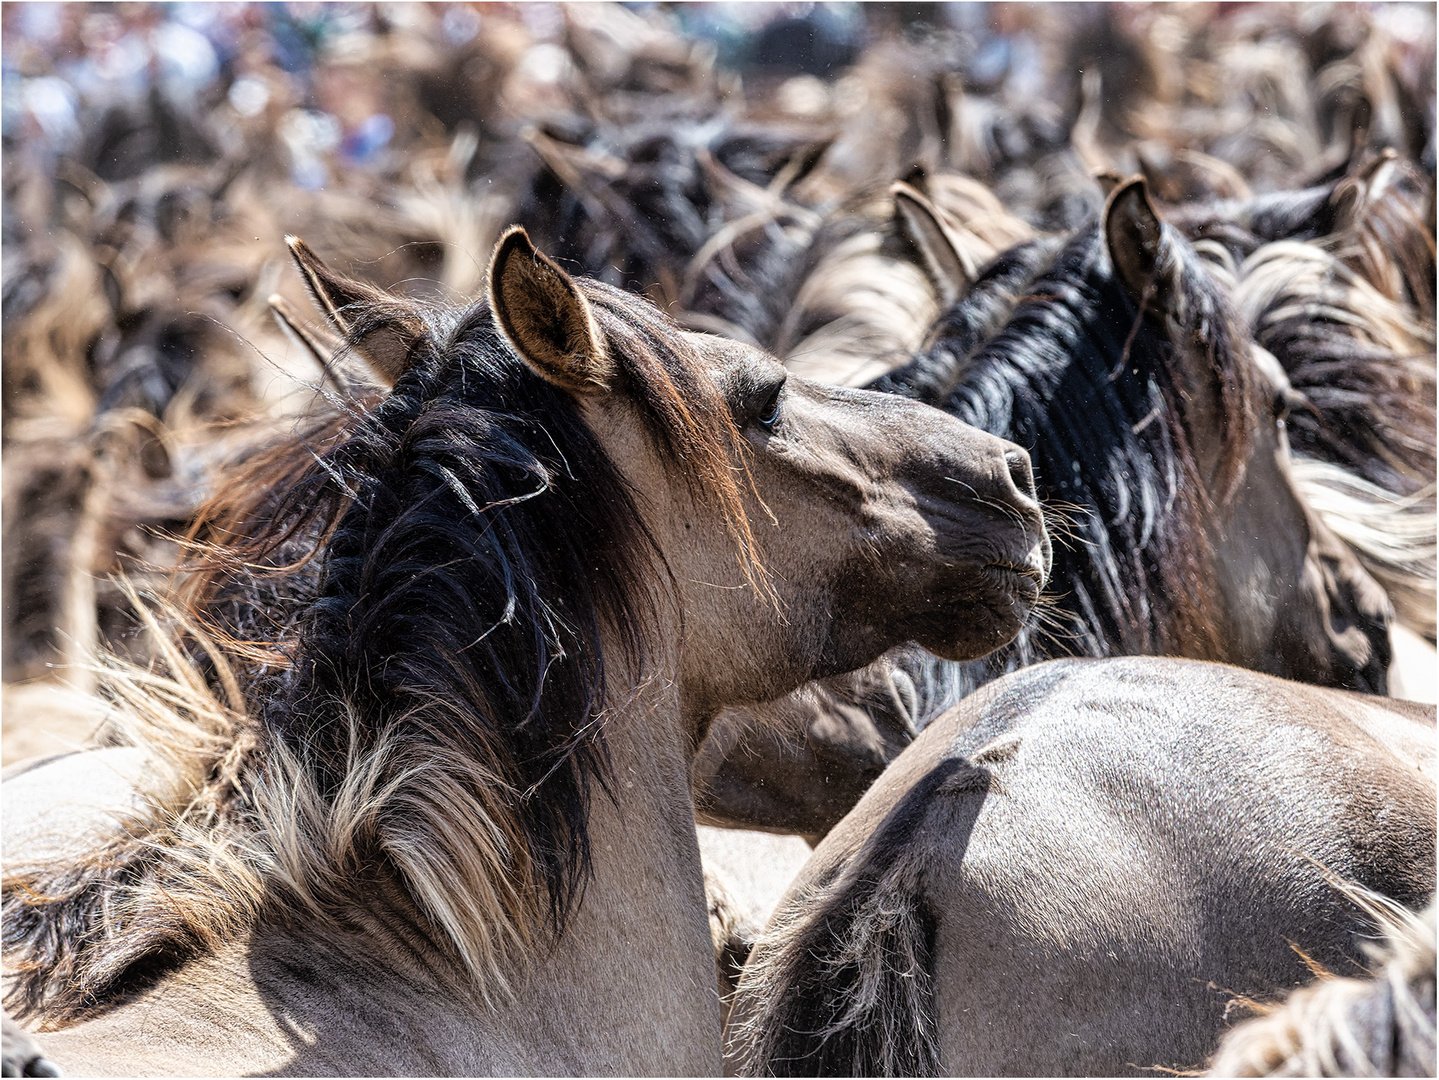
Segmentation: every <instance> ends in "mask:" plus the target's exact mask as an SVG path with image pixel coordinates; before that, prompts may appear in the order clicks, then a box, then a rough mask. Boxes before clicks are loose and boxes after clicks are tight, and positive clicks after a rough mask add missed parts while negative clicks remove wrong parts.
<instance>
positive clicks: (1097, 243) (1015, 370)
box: [873, 224, 1251, 689]
mask: <svg viewBox="0 0 1439 1080" xmlns="http://www.w3.org/2000/svg"><path fill="white" fill-rule="evenodd" d="M1166 232H1168V230H1166ZM1166 246H1167V250H1168V252H1169V254H1170V257H1172V258H1173V259H1175V260H1177V274H1178V280H1179V281H1180V282H1181V286H1180V287H1181V289H1182V292H1183V294H1184V295H1183V304H1182V309H1183V321H1184V324H1185V325H1184V326H1183V327H1182V331H1183V334H1184V337H1183V340H1188V341H1189V342H1191V347H1193V348H1196V349H1205V350H1206V352H1207V354H1208V355H1207V357H1206V361H1205V362H1206V364H1208V365H1210V366H1211V369H1212V371H1213V372H1214V377H1215V379H1216V380H1217V385H1218V391H1219V394H1220V397H1221V400H1222V404H1223V406H1224V413H1225V427H1224V430H1223V432H1222V433H1221V435H1220V439H1221V444H1222V445H1221V447H1220V452H1219V462H1220V464H1219V468H1218V475H1217V476H1216V477H1214V478H1212V479H1211V480H1210V481H1209V482H1208V483H1206V481H1205V479H1204V478H1202V477H1201V476H1200V470H1199V467H1198V464H1197V462H1196V458H1195V455H1194V447H1193V445H1192V441H1193V438H1194V437H1195V436H1193V435H1192V433H1191V432H1190V430H1189V427H1188V423H1187V417H1186V414H1185V408H1184V404H1183V401H1184V393H1183V392H1184V391H1185V389H1186V387H1187V383H1186V381H1185V380H1186V379H1187V378H1188V377H1189V376H1188V375H1186V373H1185V371H1184V370H1183V367H1182V365H1181V359H1182V358H1181V357H1179V356H1178V350H1177V349H1176V348H1175V346H1174V345H1173V344H1172V343H1171V340H1170V337H1169V336H1168V334H1166V332H1165V331H1164V329H1163V325H1162V322H1161V319H1162V316H1157V315H1156V313H1154V312H1152V311H1146V312H1141V311H1140V309H1139V307H1138V305H1136V303H1135V302H1134V300H1133V299H1132V298H1131V296H1130V295H1129V293H1128V292H1127V290H1126V289H1125V288H1124V287H1123V285H1122V283H1121V282H1120V281H1119V279H1118V278H1117V276H1116V274H1115V271H1114V268H1113V266H1112V265H1111V261H1110V259H1109V256H1108V253H1107V252H1106V250H1105V244H1104V240H1103V237H1102V234H1101V231H1100V229H1099V227H1098V225H1097V224H1092V225H1090V226H1089V227H1088V228H1085V229H1082V230H1080V231H1079V232H1078V233H1077V234H1075V235H1074V236H1073V237H1072V238H1070V239H1069V240H1067V241H1063V242H1061V241H1056V240H1049V239H1046V240H1036V241H1032V242H1029V243H1026V244H1021V245H1019V246H1017V247H1015V248H1013V249H1011V250H1009V251H1007V252H1005V253H1004V254H1003V255H1001V256H1000V257H999V258H998V259H996V260H995V262H993V263H992V264H991V265H990V266H989V267H987V268H986V269H985V271H984V272H983V273H982V274H981V276H980V278H979V279H978V280H977V281H976V282H975V284H974V285H973V286H972V288H971V289H970V291H969V293H968V294H967V295H966V296H965V297H964V298H963V299H962V300H961V301H960V302H959V303H958V304H956V305H955V307H953V308H952V309H951V310H950V311H949V312H947V313H946V315H945V316H944V317H943V319H942V320H941V321H940V323H939V325H938V326H937V327H936V329H935V331H934V333H933V334H932V336H931V341H932V342H933V344H932V346H931V348H930V349H929V350H928V351H927V352H925V353H922V354H921V355H919V356H917V357H916V358H915V360H914V361H913V362H912V363H911V364H910V365H908V366H907V367H905V368H902V369H900V370H898V371H895V372H892V373H890V374H889V375H887V376H885V377H884V378H882V379H880V380H878V381H877V382H876V383H875V384H874V387H873V388H874V389H879V390H887V391H890V392H895V393H902V394H905V395H907V396H911V397H915V398H918V399H919V400H922V401H925V402H926V403H928V404H931V405H934V406H936V407H939V408H942V409H945V410H946V411H948V412H950V413H952V414H954V415H955V416H958V417H959V418H960V419H962V420H964V421H966V422H967V423H971V424H974V425H975V426H977V427H980V428H982V429H984V430H986V431H989V432H991V433H993V434H996V435H1001V436H1003V437H1005V438H1007V439H1011V440H1013V441H1014V442H1017V443H1019V444H1020V445H1021V446H1024V447H1025V448H1027V449H1028V450H1029V452H1030V455H1031V459H1032V461H1033V465H1034V475H1035V482H1036V484H1037V486H1038V490H1039V494H1040V498H1041V500H1042V501H1044V502H1045V503H1046V504H1047V505H1049V506H1050V507H1051V508H1052V509H1054V510H1057V512H1058V516H1059V518H1060V519H1061V522H1062V524H1061V529H1060V535H1059V536H1058V537H1057V543H1056V545H1055V552H1054V567H1053V572H1052V577H1051V583H1050V588H1049V591H1050V592H1051V593H1052V594H1053V595H1054V596H1055V597H1056V598H1057V608H1058V610H1051V611H1050V612H1049V618H1048V620H1047V621H1048V622H1049V623H1050V624H1051V625H1049V626H1047V627H1046V626H1034V627H1030V628H1028V629H1026V630H1025V631H1024V632H1023V633H1022V634H1021V635H1020V637H1019V638H1018V639H1017V640H1016V641H1015V643H1014V644H1013V645H1011V646H1010V647H1009V648H1007V649H1005V650H1003V651H1002V652H1001V653H999V654H996V655H995V656H993V657H990V658H987V659H986V660H983V661H978V662H976V663H974V664H971V665H966V668H967V673H966V679H965V681H966V683H967V684H968V685H967V687H966V689H970V688H972V687H973V686H974V685H978V684H979V683H982V682H985V681H987V680H988V679H989V678H992V677H993V676H994V675H995V674H998V673H999V672H1000V671H1003V670H1008V669H1012V668H1014V667H1017V666H1021V665H1024V664H1029V663H1033V662H1035V661H1036V660H1040V659H1044V658H1046V657H1052V656H1063V655H1080V656H1108V655H1111V654H1134V653H1148V654H1162V653H1166V652H1181V648H1180V644H1181V642H1182V643H1183V649H1182V651H1183V653H1184V654H1185V655H1190V656H1194V655H1208V656H1209V657H1211V658H1213V659H1222V658H1223V655H1224V654H1223V648H1224V646H1223V643H1222V642H1221V641H1218V640H1216V635H1215V630H1214V627H1213V626H1212V625H1211V623H1210V621H1209V619H1208V618H1207V612H1208V611H1211V610H1212V607H1211V603H1212V601H1211V599H1210V597H1211V595H1212V584H1211V581H1212V575H1211V574H1210V573H1209V572H1208V568H1209V567H1210V565H1211V560H1212V557H1213V553H1212V551H1211V550H1210V548H1209V545H1208V542H1207V539H1206V531H1205V529H1204V528H1203V527H1202V519H1203V515H1204V514H1205V513H1206V512H1207V510H1208V509H1209V507H1210V505H1211V504H1210V501H1209V496H1208V495H1207V494H1206V489H1207V488H1208V487H1210V486H1212V487H1213V488H1215V489H1217V490H1218V492H1219V493H1220V495H1219V498H1220V499H1221V500H1222V498H1223V497H1224V496H1225V493H1226V492H1228V491H1232V489H1233V485H1234V484H1236V483H1237V482H1238V479H1239V477H1240V476H1241V474H1242V467H1243V466H1242V462H1243V457H1244V454H1245V452H1246V445H1245V444H1246V441H1247V433H1248V430H1249V428H1248V424H1249V417H1250V408H1251V406H1250V403H1249V400H1248V395H1249V389H1248V387H1249V384H1248V381H1247V378H1246V372H1245V371H1244V370H1243V368H1242V365H1241V364H1240V362H1239V360H1240V358H1239V357H1238V356H1236V354H1235V347H1234V343H1233V341H1232V340H1231V337H1230V328H1231V321H1230V316H1229V314H1228V311H1227V308H1226V306H1225V303H1224V301H1223V299H1222V297H1221V295H1220V294H1219V292H1218V290H1217V288H1216V287H1215V286H1214V285H1213V283H1212V282H1211V281H1210V280H1209V278H1208V277H1207V275H1206V274H1205V273H1204V272H1203V270H1202V269H1200V268H1199V266H1198V260H1197V257H1196V256H1194V254H1193V253H1192V252H1190V251H1189V250H1187V248H1185V247H1183V245H1181V244H1179V243H1176V242H1175V241H1174V238H1173V237H1172V236H1171V237H1170V240H1169V242H1168V244H1167V245H1166ZM1202 437H1206V438H1209V439H1213V438H1214V435H1213V434H1207V435H1203V436H1202ZM1216 481H1217V483H1216ZM1065 533H1067V534H1068V535H1067V536H1066V535H1064V534H1065Z"/></svg>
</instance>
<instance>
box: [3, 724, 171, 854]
mask: <svg viewBox="0 0 1439 1080" xmlns="http://www.w3.org/2000/svg"><path fill="white" fill-rule="evenodd" d="M154 772H155V764H154V762H153V761H152V760H151V759H150V758H149V756H148V755H147V754H145V752H144V751H142V750H140V749H138V748H136V747H130V746H112V747H104V748H101V749H96V750H80V751H75V752H73V753H69V754H58V755H54V756H51V757H45V758H37V759H34V760H31V761H22V762H17V763H16V764H15V765H12V766H10V767H9V768H7V769H6V770H5V773H4V783H3V784H0V821H3V822H4V840H5V857H6V860H7V861H9V862H12V863H13V862H17V861H24V862H32V861H43V860H48V859H52V858H56V857H58V856H60V855H63V854H66V853H76V852H80V851H83V850H84V849H85V847H86V846H87V843H88V842H89V841H92V840H94V839H97V838H99V837H101V836H103V835H105V834H106V833H110V832H113V831H114V829H115V828H116V825H117V824H118V823H119V821H120V820H121V818H122V817H123V816H125V815H128V814H131V813H137V812H140V811H141V810H142V809H143V796H142V795H141V791H142V790H143V788H144V786H145V784H146V782H147V780H148V779H149V778H150V777H152V775H153V773H154Z"/></svg>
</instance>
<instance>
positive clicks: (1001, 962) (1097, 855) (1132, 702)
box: [732, 657, 1435, 1076]
mask: <svg viewBox="0 0 1439 1080" xmlns="http://www.w3.org/2000/svg"><path fill="white" fill-rule="evenodd" d="M1433 769H1434V710H1433V708H1432V707H1429V706H1420V705H1413V704H1410V703H1408V702H1394V701H1388V700H1385V699H1382V698H1377V697H1365V696H1361V695H1358V694H1353V693H1350V692H1347V691H1341V690H1333V689H1327V688H1323V687H1316V686H1307V685H1304V684H1301V683H1292V682H1286V681H1283V680H1279V679H1275V678H1273V677H1272V676H1268V675H1261V674H1258V673H1255V672H1250V671H1246V670H1244V669H1241V668H1234V667H1229V666H1226V665H1218V664H1207V663H1201V662H1197V661H1191V660H1177V659H1166V658H1153V657H1130V658H1123V659H1114V660H1056V661H1051V662H1049V663H1045V664H1039V665H1035V666H1033V667H1028V668H1025V669H1023V670H1021V671H1018V672H1015V673H1014V674H1011V675H1009V676H1006V677H1005V678H1003V679H1001V680H999V681H997V682H994V683H991V684H990V685H988V686H986V687H984V688H982V689H981V690H979V691H977V692H976V693H974V694H972V695H971V696H970V697H968V698H966V699H965V700H964V701H963V702H962V703H961V704H960V705H959V706H957V707H956V708H955V709H954V710H952V711H951V712H948V713H946V714H945V715H944V716H942V717H941V718H940V719H938V720H936V721H934V723H932V724H931V725H930V726H929V727H928V728H926V729H925V731H924V732H923V733H922V734H921V735H920V737H919V738H918V739H917V740H916V741H915V742H914V743H913V744H912V745H911V746H910V747H909V749H907V750H906V751H905V752H904V753H903V754H902V755H901V756H900V757H899V758H898V759H897V760H896V761H895V763H894V764H893V765H891V766H890V768H889V769H888V770H887V771H886V772H885V774H884V776H882V777H881V778H880V780H879V782H878V783H876V784H875V786H874V787H872V788H871V789H870V790H869V792H868V793H867V794H866V795H865V797H864V798H863V799H861V800H860V802H859V804H858V805H857V806H856V807H855V808H854V810H853V811H852V812H851V813H850V814H849V815H848V816H847V817H846V818H845V819H844V820H843V821H841V822H840V823H839V824H838V825H837V826H836V827H835V828H834V830H833V831H832V832H831V833H830V834H829V835H828V836H827V837H826V838H825V840H824V841H823V843H821V844H820V846H819V848H818V849H816V851H815V853H814V856H813V857H812V858H811V859H810V861H809V863H808V864H807V865H806V867H805V869H804V871H802V873H801V874H800V876H799V878H798V879H797V880H796V882H795V884H794V885H793V886H791V889H790V893H789V895H788V897H787V898H786V900H785V901H784V902H783V903H782V904H781V906H780V909H779V912H778V913H777V914H776V916H775V919H774V921H773V922H772V923H771V927H770V930H769V932H768V933H767V935H766V936H765V937H764V938H763V939H761V941H760V943H759V944H758V945H757V946H756V948H755V950H754V953H753V954H752V956H751V959H750V962H749V965H748V966H747V967H746V969H745V971H744V974H743V975H742V977H741V980H740V986H739V991H738V995H737V998H736V1000H735V1003H734V1011H733V1014H732V1015H733V1017H734V1021H733V1023H734V1024H735V1025H736V1026H735V1028H734V1029H732V1030H734V1031H735V1038H736V1043H737V1046H736V1049H737V1050H738V1052H739V1054H740V1055H741V1057H742V1058H743V1059H744V1061H745V1064H746V1067H747V1071H748V1072H750V1073H752V1074H759V1075H768V1074H784V1075H801V1074H802V1075H856V1076H864V1075H869V1076H875V1075H911V1076H915V1075H920V1076H923V1075H937V1074H950V1075H953V1074H967V1075H981V1076H982V1075H992V1076H1012V1075H1021V1076H1023V1075H1030V1076H1034V1075H1039V1076H1043V1075H1060V1074H1066V1075H1067V1074H1077V1075H1100V1076H1115V1075H1120V1074H1130V1073H1143V1072H1151V1071H1154V1070H1155V1069H1158V1070H1159V1071H1166V1072H1167V1071H1171V1070H1174V1069H1186V1068H1195V1067H1202V1066H1203V1064H1204V1062H1205V1061H1206V1059H1207V1058H1208V1057H1209V1055H1210V1054H1211V1053H1213V1051H1214V1049H1215V1046H1216V1045H1217V1044H1218V1042H1219V1037H1220V1035H1221V1033H1222V1032H1223V1030H1224V1028H1225V1026H1226V1022H1227V1020H1228V1014H1229V1013H1230V1011H1231V1007H1232V1006H1233V1004H1234V1002H1235V996H1236V995H1243V996H1244V997H1247V998H1250V999H1257V1000H1261V1001H1262V1000H1266V999H1273V998H1275V997H1278V996H1280V995H1281V994H1282V993H1284V992H1286V991H1288V990H1289V989H1291V988H1293V987H1295V986H1297V985H1300V984H1302V983H1305V982H1308V981H1309V980H1310V979H1311V978H1312V972H1311V965H1315V964H1318V965H1322V966H1323V967H1325V968H1327V969H1329V970H1331V971H1336V972H1340V973H1346V972H1352V971H1353V970H1354V968H1353V966H1352V964H1353V963H1354V962H1358V961H1361V960H1362V959H1363V954H1362V953H1361V951H1360V949H1359V944H1358V938H1357V937H1356V935H1359V934H1362V933H1364V932H1365V931H1367V930H1368V929H1370V924H1369V923H1368V921H1367V920H1366V919H1365V918H1364V916H1363V914H1362V913H1361V912H1360V911H1359V910H1358V909H1357V908H1356V907H1355V906H1354V905H1353V904H1352V903H1351V902H1350V901H1349V900H1348V899H1347V898H1346V896H1345V895H1344V894H1343V893H1342V892H1341V891H1339V890H1336V889H1335V888H1333V887H1332V886H1331V885H1330V880H1332V878H1333V877H1334V876H1335V875H1338V876H1339V877H1341V878H1343V879H1346V880H1349V881H1354V882H1357V883H1359V884H1361V885H1363V886H1365V887H1366V888H1369V889H1371V890H1373V891H1375V892H1378V893H1381V894H1383V895H1385V896H1388V897H1390V898H1392V899H1394V900H1396V901H1398V902H1400V903H1403V904H1406V905H1411V906H1422V905H1423V904H1425V903H1427V902H1428V899H1429V897H1430V895H1431V894H1432V891H1433V888H1434V850H1435V792H1434V774H1433Z"/></svg>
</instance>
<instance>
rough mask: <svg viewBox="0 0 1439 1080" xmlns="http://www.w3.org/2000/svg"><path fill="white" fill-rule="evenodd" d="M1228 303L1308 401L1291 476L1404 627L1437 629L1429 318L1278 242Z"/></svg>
mask: <svg viewBox="0 0 1439 1080" xmlns="http://www.w3.org/2000/svg"><path fill="white" fill-rule="evenodd" d="M1234 295H1235V301H1236V304H1237V306H1238V308H1239V310H1240V312H1241V316H1242V318H1243V319H1244V321H1245V322H1246V323H1247V324H1248V325H1249V326H1250V328H1251V331H1252V333H1253V334H1254V338H1255V340H1256V341H1257V342H1258V343H1259V344H1260V345H1261V346H1262V347H1264V348H1265V349H1267V350H1268V351H1269V352H1270V353H1272V354H1273V355H1274V357H1275V359H1277V360H1278V361H1279V363H1280V365H1281V366H1282V367H1283V368H1284V371H1285V374H1286V375H1288V377H1289V381H1290V384H1291V385H1292V386H1293V388H1294V390H1295V391H1297V392H1298V394H1299V395H1301V396H1302V401H1303V402H1304V403H1305V406H1306V407H1303V408H1299V409H1295V410H1293V411H1292V412H1291V413H1290V416H1289V419H1288V425H1287V426H1288V434H1289V443H1290V448H1291V449H1292V451H1293V453H1294V464H1295V470H1294V475H1295V481H1296V485H1297V487H1298V489H1299V491H1300V492H1301V493H1302V494H1303V495H1304V497H1305V500H1306V502H1308V503H1309V505H1310V506H1311V507H1313V509H1314V510H1315V512H1316V513H1317V514H1318V515H1319V517H1320V518H1321V520H1323V521H1324V523H1325V524H1326V525H1327V526H1328V527H1329V528H1331V529H1332V530H1333V531H1334V532H1335V533H1336V534H1337V535H1338V536H1340V537H1342V538H1343V539H1344V540H1345V541H1346V542H1347V543H1349V545H1350V546H1351V547H1352V548H1353V549H1354V551H1355V553H1356V554H1357V555H1358V556H1359V558H1360V560H1361V561H1362V562H1363V564H1364V567H1365V569H1366V570H1368V571H1369V572H1370V573H1371V574H1373V575H1374V577H1375V578H1376V580H1378V581H1379V582H1380V583H1381V584H1382V585H1383V586H1384V588H1385V590H1386V591H1387V592H1388V593H1389V596H1390V599H1391V600H1392V601H1393V604H1394V607H1395V611H1396V613H1397V614H1398V616H1399V617H1400V619H1402V620H1403V621H1404V622H1405V623H1407V624H1408V625H1409V626H1411V627H1413V628H1414V629H1415V630H1417V631H1419V632H1420V633H1422V634H1424V635H1425V636H1427V637H1429V638H1430V639H1431V640H1432V639H1433V637H1434V561H1435V546H1434V545H1435V540H1434V519H1435V492H1434V473H1435V449H1434V445H1435V443H1434V425H1435V385H1436V379H1435V369H1434V335H1433V328H1432V325H1431V324H1429V323H1427V322H1425V321H1423V320H1422V319H1420V318H1419V317H1417V316H1416V315H1415V313H1414V311H1413V308H1411V307H1410V306H1408V305H1407V304H1404V303H1402V302H1399V301H1396V300H1394V299H1391V298H1390V297H1389V296H1387V295H1385V294H1384V293H1383V292H1381V291H1380V290H1379V289H1377V288H1376V287H1375V286H1373V285H1371V284H1370V283H1369V281H1367V280H1366V279H1365V278H1364V277H1362V276H1361V275H1360V274H1358V273H1356V272H1355V271H1354V270H1351V269H1350V268H1349V267H1348V266H1346V265H1345V264H1344V262H1343V261H1342V260H1341V259H1340V257H1339V255H1338V254H1336V253H1334V252H1330V251H1326V250H1325V249H1324V248H1322V247H1320V246H1319V245H1317V244H1313V243H1304V242H1300V241H1293V240H1289V241H1279V242H1275V243H1271V244H1266V245H1264V246H1263V247H1260V248H1259V249H1258V250H1256V251H1255V252H1254V253H1253V254H1252V255H1251V256H1250V257H1249V258H1248V259H1246V260H1245V261H1244V263H1243V264H1242V265H1241V266H1240V267H1239V268H1238V275H1237V281H1236V285H1235V292H1234Z"/></svg>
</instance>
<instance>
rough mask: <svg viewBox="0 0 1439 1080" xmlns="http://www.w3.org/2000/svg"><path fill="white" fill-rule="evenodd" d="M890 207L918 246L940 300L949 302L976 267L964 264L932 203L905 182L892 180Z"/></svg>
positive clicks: (961, 291)
mask: <svg viewBox="0 0 1439 1080" xmlns="http://www.w3.org/2000/svg"><path fill="white" fill-rule="evenodd" d="M889 190H890V194H892V195H893V196H894V209H895V212H896V213H897V214H898V215H899V220H900V224H901V225H902V226H903V228H904V234H905V235H906V236H907V237H909V239H910V240H911V241H912V242H913V243H914V246H915V247H917V248H919V253H920V255H922V256H923V257H924V265H925V268H926V269H927V270H928V271H929V276H930V277H931V278H932V279H933V280H934V283H935V286H936V287H937V288H938V289H939V298H940V302H941V303H942V304H943V305H944V306H945V307H950V306H951V305H953V304H954V303H955V302H956V301H957V300H958V299H959V298H960V297H961V296H963V295H964V294H965V293H966V292H967V291H968V289H969V286H970V285H971V284H973V282H974V277H975V270H976V268H975V267H973V266H970V265H967V263H966V260H965V258H964V255H963V254H961V252H960V249H959V245H958V244H956V243H955V240H954V237H953V236H951V235H950V231H949V229H948V228H947V227H946V226H945V224H944V222H943V221H941V220H940V218H939V211H938V210H936V209H935V207H934V204H933V203H932V202H930V201H929V200H928V199H927V198H925V197H924V196H923V195H921V194H920V193H919V191H918V190H916V189H915V188H913V187H911V186H910V185H909V184H906V183H903V182H901V183H897V184H894V185H893V186H892V187H891V188H890V189H889Z"/></svg>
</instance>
